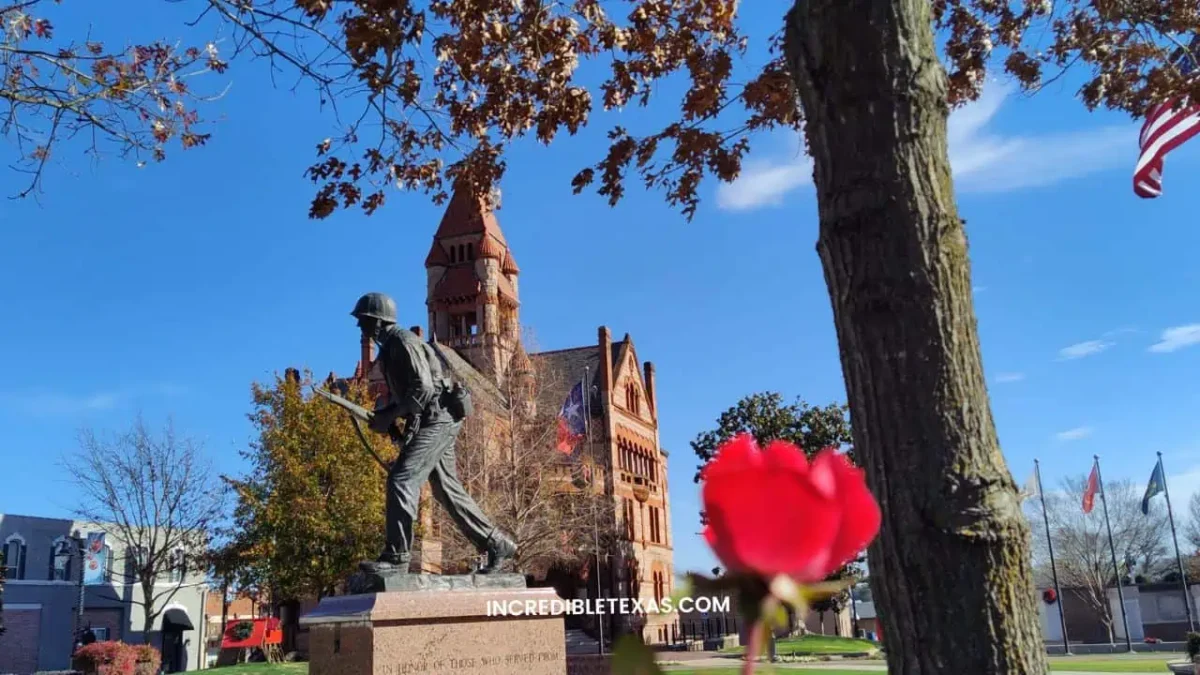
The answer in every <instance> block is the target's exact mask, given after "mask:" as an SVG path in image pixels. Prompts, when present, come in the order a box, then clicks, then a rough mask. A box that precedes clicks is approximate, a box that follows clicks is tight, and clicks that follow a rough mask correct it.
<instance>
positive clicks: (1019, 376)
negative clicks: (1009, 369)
mask: <svg viewBox="0 0 1200 675" xmlns="http://www.w3.org/2000/svg"><path fill="white" fill-rule="evenodd" d="M1023 379H1025V373H1000V374H999V375H997V376H996V381H997V382H1020V381H1021V380H1023Z"/></svg>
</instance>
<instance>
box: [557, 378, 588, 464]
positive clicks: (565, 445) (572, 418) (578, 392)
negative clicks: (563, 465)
mask: <svg viewBox="0 0 1200 675" xmlns="http://www.w3.org/2000/svg"><path fill="white" fill-rule="evenodd" d="M586 433H587V421H586V420H585V419H584V414H583V382H580V383H579V384H576V385H575V386H574V387H573V388H572V389H571V393H570V394H569V395H568V396H567V400H566V401H563V404H562V409H561V410H559V411H558V446H557V449H558V451H559V452H561V453H563V454H566V455H570V454H571V453H572V452H574V451H575V446H576V445H577V444H578V443H579V441H581V440H583V437H584V435H585V434H586Z"/></svg>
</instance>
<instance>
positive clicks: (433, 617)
mask: <svg viewBox="0 0 1200 675" xmlns="http://www.w3.org/2000/svg"><path fill="white" fill-rule="evenodd" d="M414 576H415V575H414ZM428 576H429V577H431V578H430V579H427V580H424V581H420V580H414V581H412V582H409V584H406V585H408V586H409V588H411V589H412V590H389V591H384V592H378V593H362V594H357V595H342V596H335V597H330V598H325V599H323V600H321V602H320V604H319V605H317V607H316V608H314V609H313V611H311V612H309V613H308V614H306V615H305V616H303V617H302V618H301V619H300V623H301V625H303V626H306V627H307V628H308V631H309V671H308V672H309V675H409V674H416V673H420V674H422V675H474V674H476V673H478V674H479V675H485V674H486V675H565V673H566V672H567V655H566V634H565V631H564V627H563V617H562V616H561V615H558V614H553V615H552V614H540V615H539V614H538V612H545V611H547V608H548V607H549V606H550V603H551V602H552V601H556V600H561V599H560V598H559V596H558V594H557V593H555V592H554V589H552V588H512V587H510V588H505V587H503V586H504V584H503V583H497V582H498V581H499V580H497V579H495V578H494V577H492V578H488V579H486V580H483V577H478V578H479V579H480V580H481V582H482V583H478V582H476V581H475V579H476V577H474V575H467V576H465V577H459V578H457V579H455V578H451V577H440V578H439V577H438V575H428ZM496 576H499V575H496ZM477 583H478V585H477ZM389 585H393V587H394V585H399V584H389ZM527 610H532V611H527ZM506 612H507V615H505V613H506Z"/></svg>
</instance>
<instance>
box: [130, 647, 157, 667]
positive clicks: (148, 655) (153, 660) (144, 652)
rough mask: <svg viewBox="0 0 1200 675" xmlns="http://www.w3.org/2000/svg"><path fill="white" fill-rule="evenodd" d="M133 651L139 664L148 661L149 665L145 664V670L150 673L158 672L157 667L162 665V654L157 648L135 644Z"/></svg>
mask: <svg viewBox="0 0 1200 675" xmlns="http://www.w3.org/2000/svg"><path fill="white" fill-rule="evenodd" d="M133 651H134V654H136V657H135V658H136V660H137V662H138V664H139V665H141V664H147V663H148V664H150V665H148V666H146V669H147V670H149V671H150V672H152V673H157V672H158V667H159V666H161V665H162V654H159V653H158V650H157V649H155V648H154V647H151V646H150V645H137V646H135V647H134V648H133Z"/></svg>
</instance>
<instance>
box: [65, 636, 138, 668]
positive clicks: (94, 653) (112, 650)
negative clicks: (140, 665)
mask: <svg viewBox="0 0 1200 675" xmlns="http://www.w3.org/2000/svg"><path fill="white" fill-rule="evenodd" d="M72 665H74V667H75V670H82V671H83V672H85V673H88V675H134V669H135V668H136V667H137V650H136V649H134V648H133V647H130V646H129V645H127V644H125V643H124V642H117V641H106V642H93V643H92V644H90V645H86V646H84V647H80V648H79V651H77V652H75V663H74V664H72Z"/></svg>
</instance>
